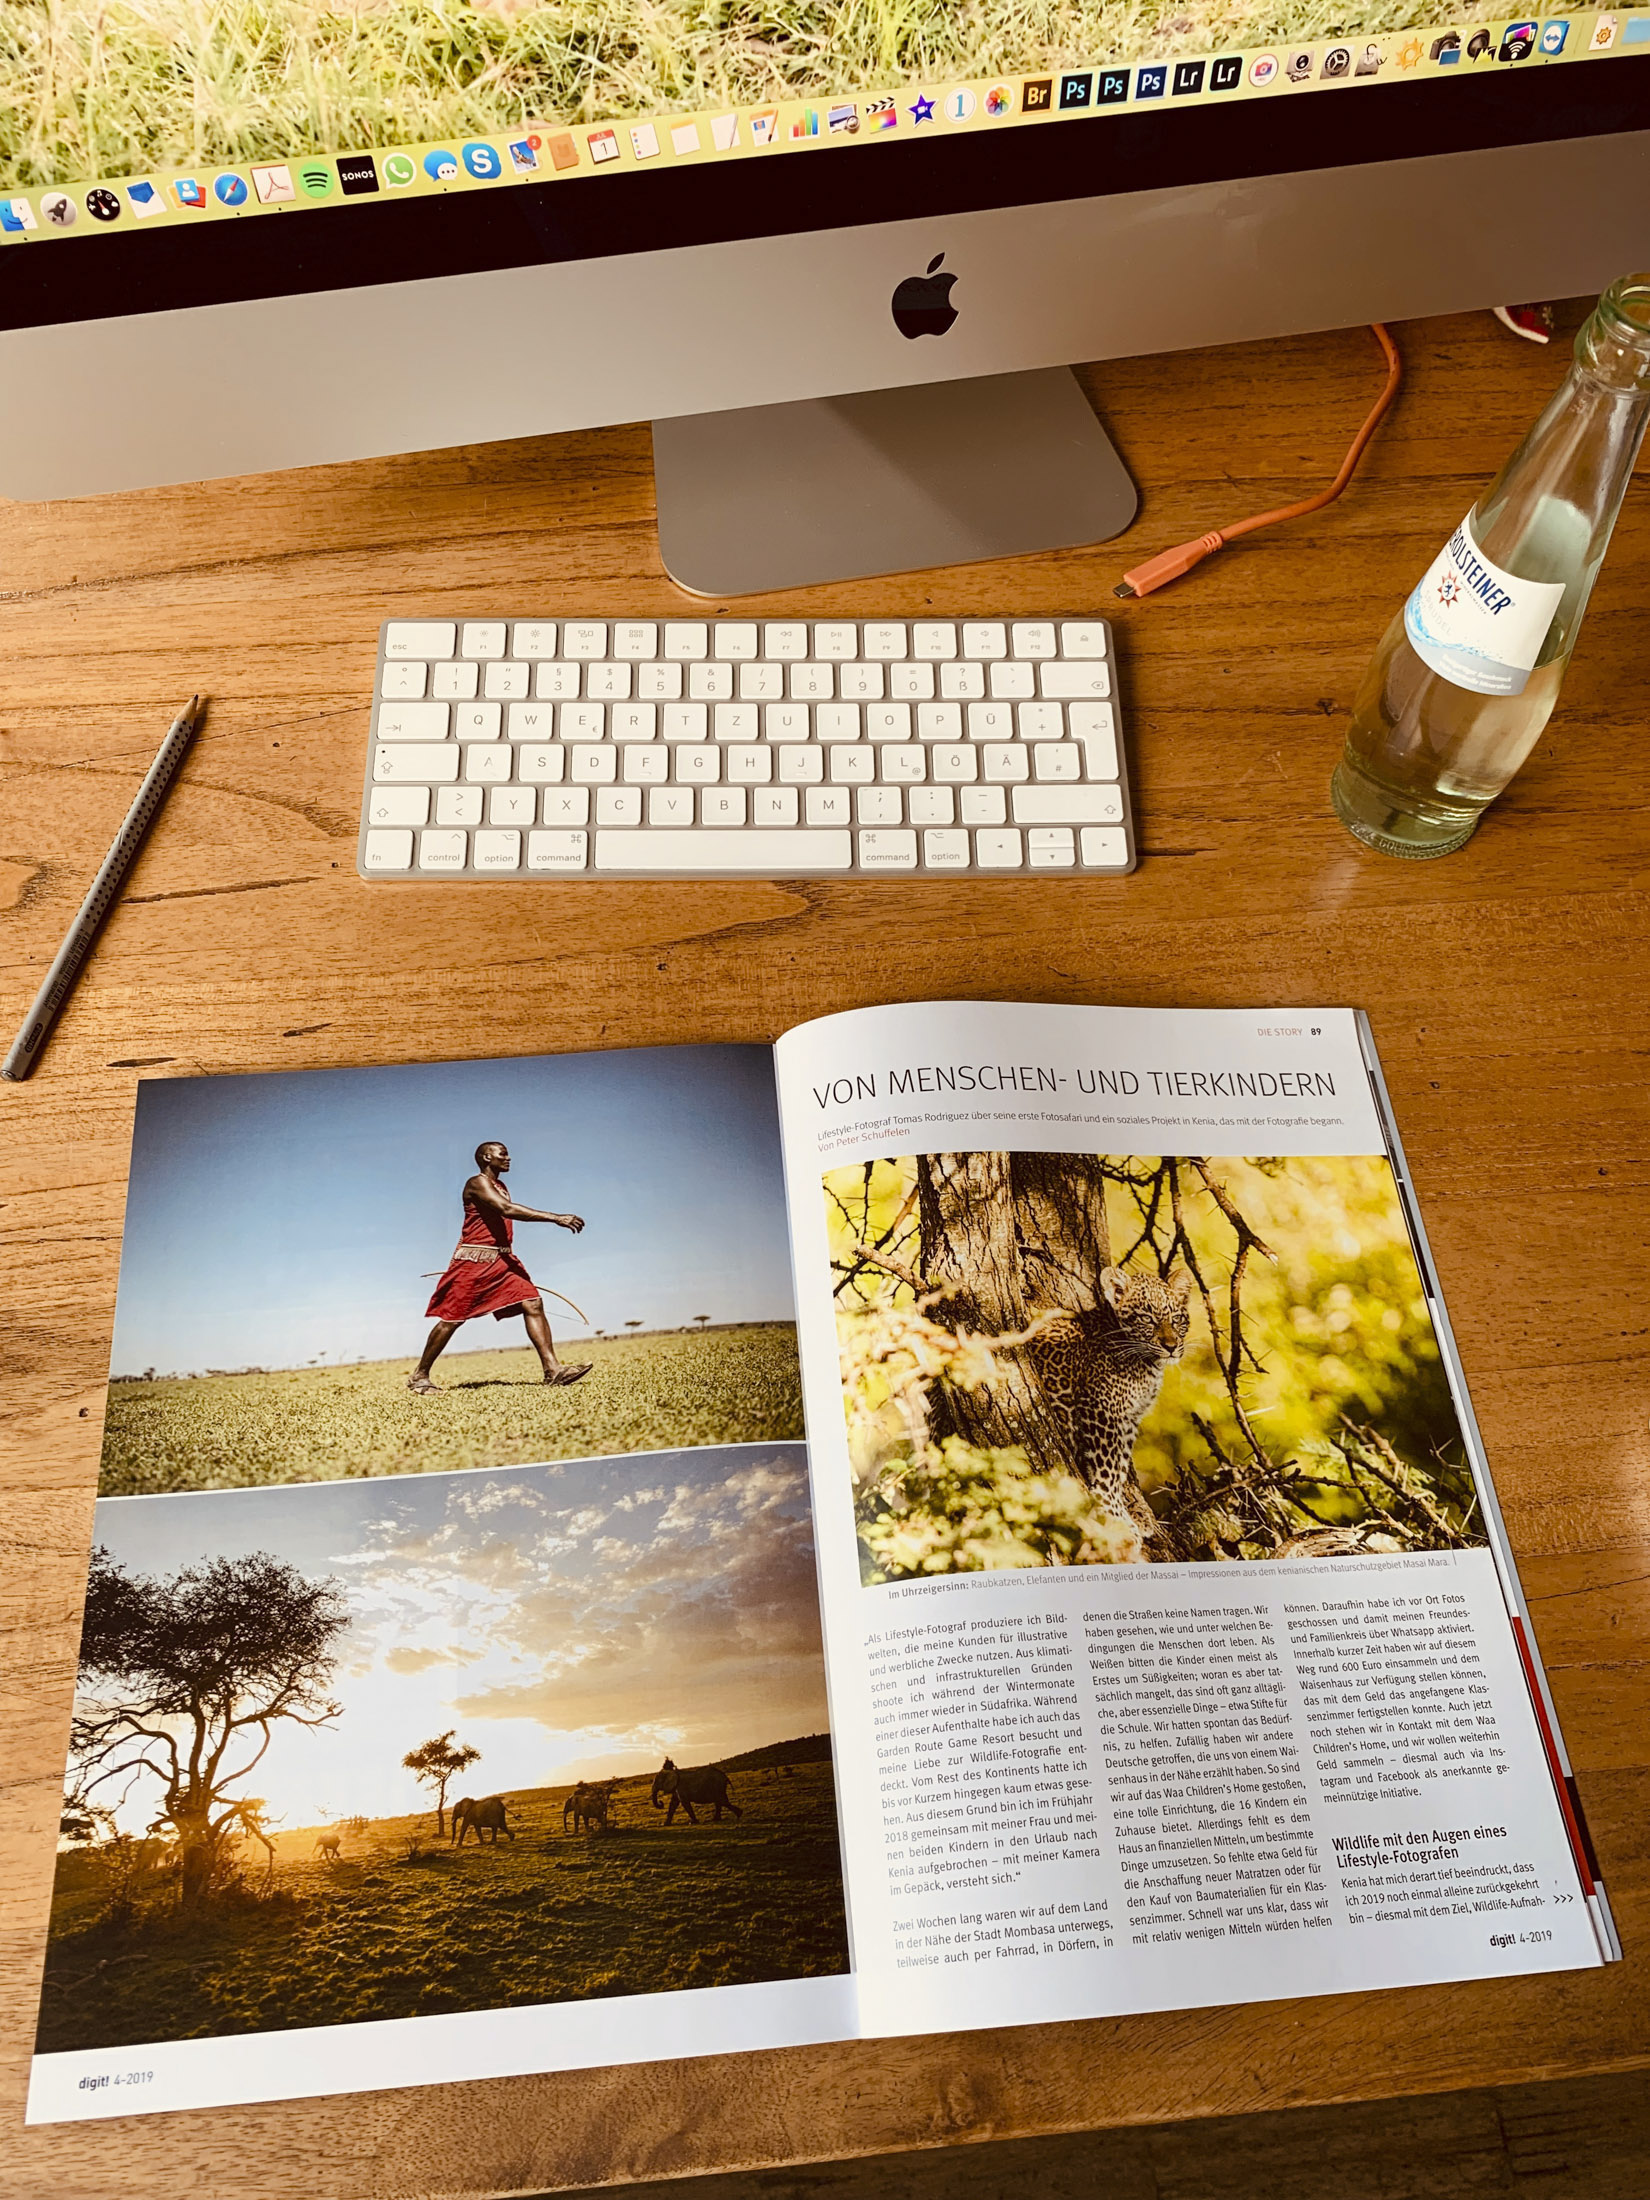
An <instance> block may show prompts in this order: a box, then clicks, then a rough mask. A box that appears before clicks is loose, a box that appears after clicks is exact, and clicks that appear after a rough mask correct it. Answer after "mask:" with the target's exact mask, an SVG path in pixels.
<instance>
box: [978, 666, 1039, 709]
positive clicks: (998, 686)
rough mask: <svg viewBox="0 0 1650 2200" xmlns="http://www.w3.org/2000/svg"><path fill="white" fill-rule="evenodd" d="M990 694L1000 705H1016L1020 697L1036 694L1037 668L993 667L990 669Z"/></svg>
mask: <svg viewBox="0 0 1650 2200" xmlns="http://www.w3.org/2000/svg"><path fill="white" fill-rule="evenodd" d="M990 684H991V693H992V697H993V699H994V700H995V701H997V702H1000V703H1017V702H1019V701H1020V700H1021V699H1022V697H1024V696H1028V695H1035V694H1036V692H1037V667H1036V666H1035V665H993V666H992V667H991V668H990Z"/></svg>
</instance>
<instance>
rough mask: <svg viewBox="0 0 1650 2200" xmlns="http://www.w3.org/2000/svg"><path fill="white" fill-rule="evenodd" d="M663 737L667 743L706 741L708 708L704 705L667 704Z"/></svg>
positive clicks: (708, 737) (708, 732) (708, 734)
mask: <svg viewBox="0 0 1650 2200" xmlns="http://www.w3.org/2000/svg"><path fill="white" fill-rule="evenodd" d="M664 735H665V739H666V740H667V741H708V740H709V739H710V706H709V705H708V704H706V703H667V704H666V705H665V717H664Z"/></svg>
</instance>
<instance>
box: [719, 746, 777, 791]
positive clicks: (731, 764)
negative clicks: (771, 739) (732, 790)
mask: <svg viewBox="0 0 1650 2200" xmlns="http://www.w3.org/2000/svg"><path fill="white" fill-rule="evenodd" d="M722 755H723V758H724V760H725V763H726V768H727V775H728V781H729V784H730V785H732V786H736V787H758V786H763V787H765V786H766V785H767V783H768V781H769V780H770V779H771V778H772V777H773V751H772V749H765V748H762V747H760V746H759V745H758V744H757V743H756V742H754V741H736V742H734V743H733V744H732V745H731V746H730V747H728V748H725V749H724V750H723V751H722Z"/></svg>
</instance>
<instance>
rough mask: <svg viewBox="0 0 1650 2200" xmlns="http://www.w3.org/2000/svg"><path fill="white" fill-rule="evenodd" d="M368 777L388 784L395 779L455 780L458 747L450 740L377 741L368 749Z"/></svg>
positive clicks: (393, 782)
mask: <svg viewBox="0 0 1650 2200" xmlns="http://www.w3.org/2000/svg"><path fill="white" fill-rule="evenodd" d="M372 776H373V778H374V779H376V780H382V781H384V782H385V783H386V784H388V785H390V786H394V785H395V784H396V782H397V781H398V780H400V781H412V780H426V781H427V780H432V779H456V778H457V777H458V749H457V746H456V744H455V743H453V742H451V741H448V742H445V743H443V744H442V745H441V746H440V747H432V746H431V745H430V744H429V743H428V742H425V741H408V742H381V743H380V744H379V746H378V747H377V748H375V749H374V750H373V752H372Z"/></svg>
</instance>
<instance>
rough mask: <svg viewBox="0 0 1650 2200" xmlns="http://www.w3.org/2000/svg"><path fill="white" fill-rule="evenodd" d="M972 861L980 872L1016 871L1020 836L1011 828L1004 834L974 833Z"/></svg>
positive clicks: (1018, 860)
mask: <svg viewBox="0 0 1650 2200" xmlns="http://www.w3.org/2000/svg"><path fill="white" fill-rule="evenodd" d="M974 861H975V862H976V863H977V864H978V865H979V867H980V869H981V870H982V871H1017V870H1019V868H1020V863H1021V851H1020V836H1019V834H1018V833H1017V832H1015V831H1013V830H1012V828H1011V829H1010V830H1009V831H1008V832H1005V833H976V834H975V835H974Z"/></svg>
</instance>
